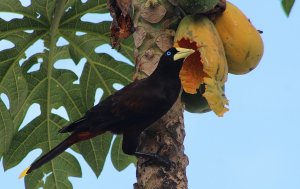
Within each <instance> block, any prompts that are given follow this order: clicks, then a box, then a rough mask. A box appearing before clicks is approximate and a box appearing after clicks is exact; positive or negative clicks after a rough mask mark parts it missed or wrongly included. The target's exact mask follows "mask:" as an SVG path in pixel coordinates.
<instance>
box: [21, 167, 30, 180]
mask: <svg viewBox="0 0 300 189" xmlns="http://www.w3.org/2000/svg"><path fill="white" fill-rule="evenodd" d="M29 168H30V167H28V168H26V169H25V170H24V171H22V173H21V174H20V176H19V179H22V178H23V177H25V176H26V175H27V171H28V170H29Z"/></svg>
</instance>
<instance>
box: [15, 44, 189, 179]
mask: <svg viewBox="0 0 300 189" xmlns="http://www.w3.org/2000/svg"><path fill="white" fill-rule="evenodd" d="M193 52H194V51H193V50H191V49H183V48H171V49H169V50H168V51H166V52H165V53H164V54H163V55H162V56H161V58H160V61H159V63H158V66H157V68H156V70H155V71H154V72H153V73H152V74H151V75H150V76H149V77H148V78H145V79H142V80H137V81H134V82H132V83H131V84H129V85H127V86H125V87H124V88H122V89H121V90H119V91H117V92H115V93H114V94H113V95H111V96H109V97H107V98H106V99H105V100H103V101H101V102H100V103H99V104H97V105H96V106H94V107H92V108H91V109H90V110H88V111H87V112H86V113H85V115H84V117H82V118H81V119H79V120H77V121H75V122H73V123H71V124H70V125H68V126H66V127H64V128H62V129H61V130H60V131H59V132H60V133H66V132H70V133H71V135H70V136H69V137H67V138H66V139H65V140H64V141H63V142H61V143H60V144H59V145H58V146H56V147H55V148H53V149H52V150H51V151H49V152H48V153H46V154H45V155H43V156H42V157H41V158H39V159H38V160H36V161H35V162H34V163H33V164H32V165H31V166H30V168H29V169H27V170H25V171H24V172H23V174H22V175H21V176H25V175H26V174H29V173H30V172H32V171H33V170H35V169H37V168H39V167H40V166H42V165H43V164H45V163H46V162H48V161H50V160H52V159H53V158H55V157H56V156H57V155H59V154H60V153H62V152H63V151H65V150H66V149H67V148H68V147H70V146H71V145H73V144H75V143H77V142H80V141H83V140H87V139H90V138H93V137H95V136H97V135H100V134H102V133H105V132H107V131H110V132H112V133H114V134H122V135H123V144H122V149H123V151H124V153H126V154H129V155H139V154H142V155H143V156H144V155H145V154H146V155H147V153H139V152H136V148H137V145H138V137H139V135H140V133H141V132H143V131H144V130H145V129H146V128H147V127H149V126H150V125H151V124H152V123H154V122H155V121H156V120H158V119H159V118H161V117H162V116H163V115H164V114H165V113H167V111H168V110H169V109H170V108H171V107H172V105H173V104H174V103H175V101H176V99H177V97H178V95H179V93H180V90H181V83H180V79H179V71H180V69H181V67H182V64H183V60H184V58H186V57H187V56H189V55H190V54H192V53H193Z"/></svg>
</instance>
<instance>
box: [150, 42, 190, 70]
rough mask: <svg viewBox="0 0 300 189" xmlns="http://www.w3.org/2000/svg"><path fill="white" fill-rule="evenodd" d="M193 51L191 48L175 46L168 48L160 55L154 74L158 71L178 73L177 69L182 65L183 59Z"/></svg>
mask: <svg viewBox="0 0 300 189" xmlns="http://www.w3.org/2000/svg"><path fill="white" fill-rule="evenodd" d="M194 52H195V51H194V50H193V49H186V48H175V47H172V48H170V49H169V50H167V51H166V52H164V54H163V55H162V56H161V58H160V60H159V63H158V66H157V68H156V70H155V71H154V74H158V73H159V74H161V75H165V74H172V75H173V74H175V75H179V71H180V69H181V67H182V65H183V61H184V59H185V58H186V57H188V56H189V55H191V54H193V53H194Z"/></svg>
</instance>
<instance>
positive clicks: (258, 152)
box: [0, 0, 300, 189]
mask: <svg viewBox="0 0 300 189" xmlns="http://www.w3.org/2000/svg"><path fill="white" fill-rule="evenodd" d="M231 2H233V3H234V4H235V5H237V6H238V7H239V8H240V9H242V10H243V12H244V13H245V14H246V15H247V16H248V17H249V18H250V19H251V22H252V23H253V24H254V25H255V26H256V27H257V28H258V29H260V30H263V32H264V33H263V34H262V37H263V40H264V44H265V53H264V56H263V59H262V60H261V63H260V65H259V66H258V67H257V68H256V69H255V70H254V71H252V72H251V73H249V74H247V75H242V76H235V75H229V78H228V81H227V84H226V95H227V97H228V99H229V100H230V106H229V108H230V111H229V112H228V113H226V114H225V116H224V117H223V118H218V117H217V116H215V115H214V114H213V113H211V112H210V113H206V114H190V113H185V127H186V138H185V152H186V154H187V155H188V156H189V166H188V168H187V175H188V179H189V188H191V189H201V188H205V189H220V188H222V189H268V188H272V189H286V188H288V189H299V188H300V150H299V146H300V137H299V135H300V120H299V117H300V110H299V107H300V98H299V94H300V84H299V81H300V79H299V71H300V63H299V62H300V52H299V44H300V36H299V34H300V23H299V20H300V11H299V8H300V3H299V1H296V3H295V6H294V8H293V10H292V13H291V15H290V17H289V18H287V17H286V16H285V14H284V12H283V10H282V8H281V4H280V1H279V0H277V1H259V0H252V1H242V0H232V1H231ZM297 62H298V63H297ZM36 156H37V153H30V154H29V155H28V156H27V157H26V159H25V160H24V161H22V163H21V164H20V165H18V166H17V167H15V168H13V169H11V170H8V171H7V172H5V173H4V172H3V168H2V166H0V183H1V188H3V189H5V188H18V189H23V188H24V184H23V180H19V179H18V175H19V173H20V172H21V171H22V170H23V169H24V168H25V167H27V166H28V165H29V164H30V163H31V162H32V159H33V158H35V157H36ZM77 157H78V159H79V161H80V162H81V164H82V165H83V178H71V179H70V180H71V181H72V183H73V186H74V188H75V189H81V188H86V186H88V188H89V189H96V188H108V187H109V188H125V189H127V188H128V189H129V188H132V184H133V183H134V182H135V168H134V166H132V165H131V166H130V167H129V168H127V169H126V170H125V171H122V172H117V171H116V170H114V168H113V167H112V165H111V163H110V160H109V159H108V161H107V163H106V165H105V167H104V171H103V172H102V174H101V176H100V177H99V178H98V179H97V178H96V177H95V175H94V174H93V173H92V171H91V170H90V168H89V167H88V166H87V164H86V163H85V162H84V161H83V159H82V158H81V157H80V156H77Z"/></svg>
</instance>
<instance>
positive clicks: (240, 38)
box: [214, 1, 264, 75]
mask: <svg viewBox="0 0 300 189" xmlns="http://www.w3.org/2000/svg"><path fill="white" fill-rule="evenodd" d="M214 24H215V27H216V29H217V31H218V33H219V35H220V37H221V40H222V42H223V45H224V49H225V54H226V58H227V63H228V72H229V73H232V74H238V75H240V74H246V73H248V72H250V71H251V70H253V69H254V68H256V66H257V65H258V63H259V61H260V59H261V58H262V55H263V51H264V45H263V41H262V38H261V36H260V33H259V32H258V31H257V29H256V28H255V27H254V26H253V25H252V24H251V22H250V21H249V19H248V18H247V17H246V16H245V15H244V13H243V12H242V11H241V10H239V9H238V8H237V7H236V6H235V5H233V4H232V3H230V2H228V1H227V2H226V10H225V11H224V12H223V13H222V14H220V15H219V16H217V17H216V19H215V20H214Z"/></svg>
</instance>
